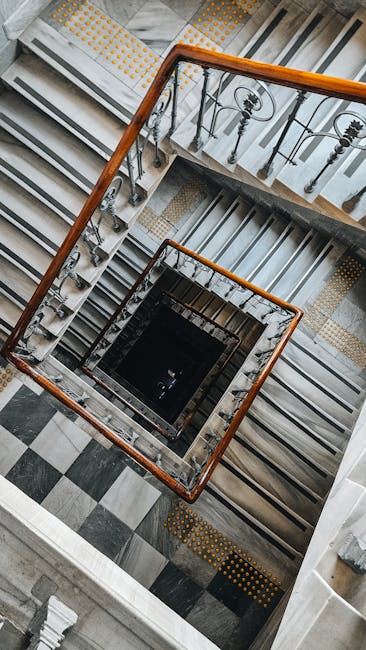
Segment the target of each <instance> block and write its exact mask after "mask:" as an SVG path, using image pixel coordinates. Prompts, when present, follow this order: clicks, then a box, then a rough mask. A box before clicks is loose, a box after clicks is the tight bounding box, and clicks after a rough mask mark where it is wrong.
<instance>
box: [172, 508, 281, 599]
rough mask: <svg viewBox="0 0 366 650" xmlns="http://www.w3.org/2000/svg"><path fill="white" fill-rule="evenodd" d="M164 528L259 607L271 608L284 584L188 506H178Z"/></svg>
mask: <svg viewBox="0 0 366 650" xmlns="http://www.w3.org/2000/svg"><path fill="white" fill-rule="evenodd" d="M163 525H164V527H165V528H166V529H167V530H168V531H169V532H170V533H171V534H172V535H174V536H175V537H177V538H178V539H179V540H181V541H182V543H183V544H186V545H187V547H188V548H190V549H191V551H192V552H193V553H196V554H197V555H199V556H200V557H201V558H202V560H205V561H206V562H208V563H209V564H210V565H211V566H212V567H214V568H216V567H217V570H218V571H219V572H221V573H222V575H223V576H225V577H226V578H227V579H228V580H229V581H230V582H231V584H233V585H236V587H237V588H238V589H241V590H242V591H243V592H245V593H246V595H247V596H249V597H250V598H252V599H253V600H255V601H257V603H258V604H259V605H262V606H263V607H268V606H269V604H270V603H271V601H272V599H273V598H274V596H275V595H276V592H278V590H279V588H280V586H281V582H280V581H279V580H278V578H276V577H274V576H273V575H272V573H271V572H269V571H268V570H267V569H265V568H264V567H263V566H262V565H261V564H258V563H257V562H256V560H254V559H253V557H252V556H250V555H248V554H247V553H245V552H244V551H242V550H241V549H240V548H238V547H237V545H236V544H234V543H233V542H231V541H230V540H228V539H227V537H225V536H224V535H223V534H222V533H220V532H219V531H218V530H217V529H216V528H214V527H213V526H211V525H210V524H209V523H208V522H207V521H204V520H203V517H200V516H199V515H198V514H197V513H196V512H194V511H193V510H192V509H191V508H190V507H189V506H188V505H187V504H185V503H183V502H178V504H177V505H176V507H175V509H174V510H173V512H172V513H171V514H170V515H169V516H168V517H167V520H166V522H165V523H164V524H163Z"/></svg>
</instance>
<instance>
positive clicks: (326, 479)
mask: <svg viewBox="0 0 366 650" xmlns="http://www.w3.org/2000/svg"><path fill="white" fill-rule="evenodd" d="M235 435H236V438H237V439H239V438H240V440H241V441H242V442H244V443H246V444H248V445H250V448H251V450H252V452H253V453H257V454H259V455H260V457H262V458H263V459H265V462H266V463H267V464H269V465H270V466H272V465H274V466H275V468H276V471H277V473H279V474H280V475H282V476H284V477H285V478H286V480H288V481H291V480H293V481H295V482H296V484H297V485H299V486H303V487H304V488H305V489H306V490H307V491H308V492H309V494H312V495H314V497H315V498H316V500H317V501H318V502H319V501H321V499H323V498H324V497H325V495H326V494H327V493H328V491H329V488H330V485H331V483H332V481H333V476H332V475H331V474H330V473H329V472H326V471H324V469H322V468H321V467H319V466H318V465H317V464H316V463H314V462H312V460H311V459H310V458H309V456H308V455H307V454H306V455H303V454H302V453H301V450H300V449H297V448H296V447H295V446H293V445H292V444H291V440H289V441H287V440H286V438H285V437H284V436H281V435H279V434H278V433H277V432H276V430H275V428H274V427H273V424H272V423H270V425H267V424H266V423H265V422H264V421H263V422H261V421H260V420H259V419H257V417H256V415H254V409H253V408H252V407H251V408H250V410H249V412H248V414H247V415H246V416H245V418H244V420H243V421H242V423H241V424H240V426H239V429H238V431H237V433H236V434H235Z"/></svg>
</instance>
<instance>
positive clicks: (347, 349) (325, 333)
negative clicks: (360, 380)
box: [319, 320, 366, 369]
mask: <svg viewBox="0 0 366 650" xmlns="http://www.w3.org/2000/svg"><path fill="white" fill-rule="evenodd" d="M319 336H321V337H322V338H323V339H325V340H326V341H328V343H331V345H333V346H334V347H335V348H336V349H337V350H339V351H340V352H342V353H343V354H344V355H345V356H346V357H347V358H348V359H351V361H353V363H355V364H356V365H357V366H360V367H361V368H363V369H364V368H366V343H365V342H364V341H361V339H359V338H358V337H357V336H354V334H351V332H349V331H348V330H346V329H345V328H344V327H342V325H339V324H338V323H336V322H335V321H333V320H328V321H327V322H326V323H325V324H324V325H323V326H322V328H321V329H320V331H319Z"/></svg>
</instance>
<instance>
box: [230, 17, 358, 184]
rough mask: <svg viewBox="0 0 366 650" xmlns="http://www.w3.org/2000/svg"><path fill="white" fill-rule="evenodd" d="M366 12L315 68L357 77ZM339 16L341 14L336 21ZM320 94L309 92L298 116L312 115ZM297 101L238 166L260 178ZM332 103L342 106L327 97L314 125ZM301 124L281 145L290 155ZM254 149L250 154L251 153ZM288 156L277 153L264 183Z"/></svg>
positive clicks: (340, 34) (339, 36)
mask: <svg viewBox="0 0 366 650" xmlns="http://www.w3.org/2000/svg"><path fill="white" fill-rule="evenodd" d="M365 15H366V14H365V12H364V10H359V11H358V12H357V13H356V14H355V15H354V16H353V17H352V18H351V19H350V20H349V21H348V22H347V23H346V24H345V26H344V27H343V29H341V30H340V31H339V32H338V34H337V35H336V36H335V38H334V39H333V41H332V42H331V43H330V46H329V48H328V49H327V50H326V51H325V52H324V54H323V56H321V57H320V59H319V60H318V61H317V63H316V65H315V66H314V71H315V72H318V73H321V74H328V75H330V76H336V77H337V76H340V77H344V78H348V79H353V78H356V76H357V75H358V74H359V72H360V70H361V69H362V67H363V65H364V54H363V51H364V46H363V44H364V42H365V35H366V31H365V30H366V25H365ZM338 19H339V18H338V17H337V19H336V20H338ZM321 99H322V97H321V96H320V95H316V94H314V93H313V94H312V95H308V96H307V99H306V101H305V103H304V104H302V106H301V108H300V111H299V113H298V118H299V119H300V120H301V121H303V122H305V121H306V119H307V117H310V116H311V115H312V112H313V111H314V109H315V108H316V106H317V104H318V103H319V102H320V101H321ZM294 103H295V97H294V98H293V99H289V100H288V102H287V103H286V104H285V105H284V106H283V108H282V109H281V110H280V111H279V112H278V114H277V116H276V118H277V119H276V122H270V123H269V124H268V125H267V126H264V128H263V130H262V133H261V134H260V135H259V136H258V138H257V139H256V140H255V141H254V142H252V143H251V146H250V149H248V155H246V154H244V156H242V158H241V159H240V161H239V163H238V169H242V170H246V171H247V173H250V174H251V175H252V176H253V177H257V173H258V171H259V170H260V169H261V168H262V167H263V166H264V164H265V163H266V162H267V160H268V158H269V156H270V154H271V151H272V148H273V146H274V145H275V144H276V142H277V140H278V138H279V135H280V133H281V130H282V128H283V126H284V125H285V123H286V120H287V117H288V115H289V113H290V112H291V110H292V108H293V105H294ZM328 105H331V106H335V105H338V102H337V100H333V99H330V100H327V101H326V102H325V104H324V106H323V107H321V108H320V110H319V111H318V112H317V114H316V115H315V120H313V121H312V125H316V124H318V123H320V121H321V119H326V118H327V115H328V111H329V109H328ZM301 133H302V130H301V127H300V126H299V125H298V124H296V123H293V124H292V125H291V127H290V130H289V132H288V133H287V135H286V140H285V142H284V143H283V144H282V146H281V151H282V152H283V153H285V154H287V155H288V154H289V153H290V151H291V149H292V147H293V146H294V145H295V143H296V140H297V138H298V137H299V136H300V135H301ZM249 151H250V154H249ZM285 163H286V161H285V159H284V158H283V157H282V156H280V155H277V156H276V158H275V159H274V162H273V165H272V168H271V171H270V173H269V174H268V176H267V178H263V177H262V176H261V182H262V183H264V184H265V185H269V186H270V185H272V183H273V179H274V178H275V177H276V176H277V175H278V174H279V173H280V171H281V169H282V168H283V167H284V165H285Z"/></svg>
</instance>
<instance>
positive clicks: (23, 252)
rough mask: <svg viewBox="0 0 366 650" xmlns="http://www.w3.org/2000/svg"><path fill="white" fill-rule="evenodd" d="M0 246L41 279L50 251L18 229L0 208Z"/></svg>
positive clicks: (32, 274) (49, 260) (48, 260)
mask: <svg viewBox="0 0 366 650" xmlns="http://www.w3.org/2000/svg"><path fill="white" fill-rule="evenodd" d="M6 216H8V215H6ZM0 230H1V239H0V247H1V249H2V250H3V251H5V252H6V253H7V255H8V256H9V257H10V258H13V259H15V260H16V261H17V263H18V265H19V266H20V265H21V267H22V268H24V270H26V271H27V272H28V273H30V274H31V276H33V277H35V278H37V280H38V281H39V280H41V278H42V276H43V275H44V273H45V272H46V270H47V268H48V266H49V265H50V263H51V260H52V256H53V255H52V253H51V252H50V251H49V250H46V249H45V248H43V247H41V246H39V245H38V243H36V242H35V241H34V239H32V238H31V237H30V236H29V234H28V233H27V232H26V231H24V230H20V229H19V228H18V227H17V225H15V224H14V223H13V222H12V221H11V220H10V219H7V218H6V217H5V213H4V212H3V211H2V210H1V208H0Z"/></svg>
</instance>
